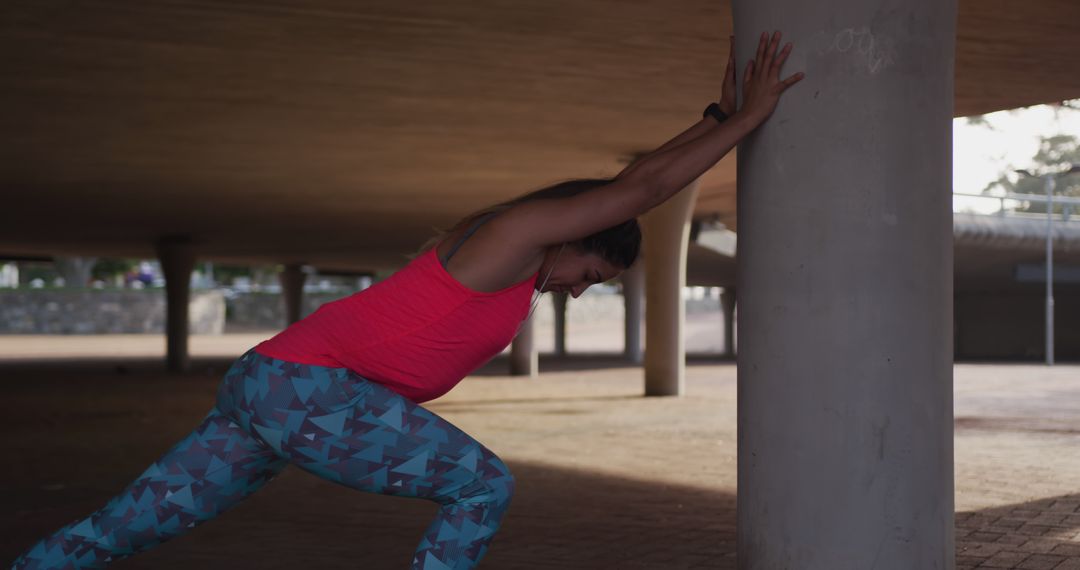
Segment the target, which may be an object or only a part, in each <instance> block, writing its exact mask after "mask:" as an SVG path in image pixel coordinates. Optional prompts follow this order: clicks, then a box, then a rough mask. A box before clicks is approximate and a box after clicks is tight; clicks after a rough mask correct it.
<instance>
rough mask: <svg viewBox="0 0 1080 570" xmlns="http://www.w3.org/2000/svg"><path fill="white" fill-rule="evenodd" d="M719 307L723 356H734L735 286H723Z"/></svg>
mask: <svg viewBox="0 0 1080 570" xmlns="http://www.w3.org/2000/svg"><path fill="white" fill-rule="evenodd" d="M720 307H721V308H722V309H723V311H724V356H731V357H734V356H735V288H734V287H724V292H723V293H721V294H720Z"/></svg>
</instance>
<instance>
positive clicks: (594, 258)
mask: <svg viewBox="0 0 1080 570" xmlns="http://www.w3.org/2000/svg"><path fill="white" fill-rule="evenodd" d="M560 247H561V246H557V245H556V246H552V247H549V248H548V249H547V252H546V253H545V254H544V263H543V264H542V265H541V266H540V277H539V278H537V281H536V288H537V290H538V291H540V292H541V293H546V292H548V291H553V292H565V293H569V294H570V295H571V296H572V297H574V298H575V299H576V298H578V297H579V296H580V295H581V294H582V293H584V292H585V290H586V289H588V288H589V286H590V285H595V284H597V283H603V282H604V281H607V280H609V279H614V278H616V277H618V276H619V274H620V273H622V268H619V267H617V266H615V265H612V264H611V263H608V262H607V261H605V260H604V259H602V258H601V257H600V256H598V255H596V254H595V253H584V252H582V251H581V250H580V249H578V248H577V247H575V246H573V245H567V246H566V248H564V249H563V250H562V253H561V254H560V253H559V248H560ZM556 257H558V259H557V260H556ZM548 271H551V276H550V277H548V279H547V283H546V284H545V283H544V278H545V277H547V275H548ZM542 284H543V288H542V289H541V288H540V286H541V285H542Z"/></svg>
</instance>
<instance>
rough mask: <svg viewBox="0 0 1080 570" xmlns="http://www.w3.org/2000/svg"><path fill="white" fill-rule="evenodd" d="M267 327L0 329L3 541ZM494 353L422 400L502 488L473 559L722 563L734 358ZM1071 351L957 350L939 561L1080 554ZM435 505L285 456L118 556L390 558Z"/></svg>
mask: <svg viewBox="0 0 1080 570" xmlns="http://www.w3.org/2000/svg"><path fill="white" fill-rule="evenodd" d="M264 336H265V335H225V336H220V337H195V338H193V339H192V352H193V354H194V355H195V358H194V361H193V366H192V371H191V372H190V373H188V374H183V375H169V374H166V373H164V372H163V370H162V363H161V358H160V355H161V354H162V352H163V350H164V341H163V340H162V339H161V338H160V337H152V336H131V337H126V336H125V337H120V336H114V337H2V338H0V378H2V382H3V383H4V388H5V397H4V414H3V416H2V417H0V422H2V425H3V428H4V429H3V431H2V435H0V453H2V454H3V457H5V458H6V461H5V465H6V469H4V470H3V475H2V486H0V489H2V490H0V501H2V504H3V505H4V506H5V507H4V509H3V510H2V517H0V533H2V534H0V537H2V538H0V560H4V559H6V560H12V559H14V557H15V556H17V555H18V554H19V553H20V552H21V551H22V550H23V549H24V548H26V547H28V546H30V544H31V543H32V542H34V541H35V540H36V539H37V538H40V537H41V536H42V535H44V534H46V533H48V532H50V531H52V530H55V529H56V528H57V527H59V526H61V525H63V524H66V523H68V522H70V521H72V520H74V519H76V518H79V517H82V516H85V515H87V514H89V513H90V512H92V511H93V510H95V509H97V508H99V507H100V506H102V505H103V504H104V502H105V501H106V500H107V499H108V498H109V497H110V496H112V495H113V494H115V493H116V492H118V491H119V490H120V489H121V488H123V487H124V486H125V485H126V484H127V483H128V482H129V481H130V480H131V479H132V478H133V477H134V476H136V475H138V474H139V473H140V472H141V471H142V470H143V469H144V468H145V467H146V466H147V465H148V464H149V463H150V462H151V461H153V460H154V459H155V458H157V457H158V456H159V455H160V454H161V453H162V452H163V451H164V450H166V449H167V448H168V447H170V446H171V445H172V444H173V443H174V442H175V441H177V440H179V439H180V438H182V437H183V436H184V435H186V434H187V432H188V431H190V429H191V428H192V427H194V425H195V424H196V423H197V422H198V421H199V419H200V418H201V417H202V415H203V414H205V412H206V411H207V410H209V408H210V406H211V405H212V403H213V397H214V394H215V390H216V386H217V383H218V382H219V380H220V378H221V376H222V374H223V373H224V371H225V369H226V368H227V366H228V365H229V364H230V363H231V360H232V359H233V358H235V357H236V356H238V355H239V354H241V353H242V352H243V351H244V350H246V349H247V348H249V347H250V346H252V345H254V344H255V343H256V342H258V340H260V339H261V338H263V337H264ZM506 369H507V364H506V362H505V361H504V360H501V359H496V360H495V361H493V362H492V363H490V364H489V365H488V366H486V367H485V368H484V369H482V370H480V371H478V373H477V374H475V375H474V376H472V377H470V378H468V379H466V380H465V381H464V382H463V383H462V384H461V385H459V386H458V387H457V388H455V389H454V390H453V391H452V392H451V393H450V394H448V395H447V396H445V397H443V398H441V399H439V400H436V401H434V402H431V403H430V404H429V406H428V407H429V408H430V409H431V410H432V411H434V412H436V413H438V414H440V415H442V416H443V417H445V418H447V419H448V420H450V421H451V422H453V423H455V424H456V425H458V426H459V427H461V428H463V429H464V430H465V431H467V432H468V433H470V434H472V435H473V436H474V437H476V438H477V439H478V440H480V441H481V442H483V443H484V444H485V445H487V446H488V447H489V448H491V449H492V450H493V451H495V452H496V453H497V454H499V455H500V456H501V457H502V458H503V459H504V460H505V461H506V462H507V463H508V464H509V466H510V468H511V470H512V471H513V472H514V474H515V476H516V481H517V492H516V494H515V497H514V500H513V504H512V506H511V508H510V511H509V514H508V515H507V518H506V520H505V522H504V525H503V527H502V530H500V532H499V535H498V536H497V538H496V539H495V541H494V543H493V545H492V550H491V552H490V553H489V554H488V556H487V557H486V558H485V560H484V563H483V564H482V565H481V567H482V568H488V569H492V570H495V569H533V568H565V569H569V568H581V569H596V568H657V569H661V568H663V569H673V568H735V492H736V489H735V482H736V466H735V458H736V447H735V441H736V440H735V425H736V422H735V417H736V416H735V413H736V377H735V367H734V365H733V364H731V363H729V362H724V361H723V360H720V359H715V358H712V359H710V358H692V359H691V362H690V364H689V366H688V368H687V371H688V374H687V375H688V378H687V395H686V396H685V397H681V398H643V397H641V396H640V394H641V390H642V371H641V369H640V368H637V367H633V366H628V365H627V364H626V363H624V362H621V361H620V360H619V359H618V358H617V357H614V356H597V355H593V356H589V355H575V356H572V357H571V358H568V359H564V360H555V359H552V358H546V357H542V358H541V371H542V374H541V376H540V377H539V378H537V379H531V380H529V379H521V378H513V377H509V376H505V375H503V374H504V371H505V370H506ZM1078 384H1080V367H1076V366H1071V367H1070V366H1059V367H1055V368H1053V369H1047V368H1045V367H1042V366H1036V365H1031V366H1027V365H994V366H991V365H958V366H957V367H956V383H955V395H956V408H955V411H956V505H957V517H956V520H957V568H976V567H979V568H1024V569H1056V570H1069V569H1077V570H1080V453H1077V444H1078V443H1080V415H1078V414H1077V413H1076V410H1078V409H1080V407H1078V404H1080V386H1078ZM434 512H435V505H434V504H430V503H426V502H423V501H418V500H408V499H400V498H393V497H384V496H377V495H365V494H361V493H357V492H355V491H352V490H350V489H348V488H345V487H341V486H338V485H335V484H333V483H329V482H327V481H324V480H321V479H319V478H317V477H315V476H313V475H310V474H308V473H305V472H303V471H300V470H299V469H296V468H293V467H290V468H287V469H286V470H285V472H283V473H282V475H281V476H279V477H278V478H277V479H275V480H274V481H273V482H272V483H270V484H269V485H267V486H266V487H265V488H263V489H262V490H260V491H259V492H258V493H256V494H255V495H254V496H252V497H251V498H249V499H248V500H247V501H245V502H244V503H242V504H240V505H239V506H237V507H236V508H235V509H233V510H231V511H228V512H226V513H224V514H223V515H221V516H220V517H218V518H217V519H215V520H213V521H210V522H208V523H205V524H203V525H201V526H198V527H196V528H194V529H192V531H191V532H190V533H189V534H187V535H184V536H182V537H179V538H176V539H174V540H172V541H170V542H167V543H165V544H162V545H160V546H159V547H157V548H155V549H153V550H151V551H149V552H146V553H143V554H140V555H137V556H134V557H132V558H129V559H127V560H123V561H121V562H118V563H116V564H115V565H114V567H116V568H130V569H136V568H155V569H180V568H185V569H189V568H222V569H225V568H229V569H232V568H262V569H277V568H281V569H284V568H290V569H292V568H296V567H298V566H304V567H309V568H326V569H331V568H365V569H372V570H379V569H399V568H405V567H407V565H408V562H409V559H410V556H411V553H412V550H413V548H414V547H415V546H416V542H417V540H418V539H419V536H420V534H421V531H422V530H423V528H424V527H425V526H426V525H427V524H428V522H429V519H430V517H431V516H433V514H434Z"/></svg>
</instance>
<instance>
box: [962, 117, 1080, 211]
mask: <svg viewBox="0 0 1080 570" xmlns="http://www.w3.org/2000/svg"><path fill="white" fill-rule="evenodd" d="M1074 164H1076V165H1080V139H1077V138H1076V137H1075V136H1073V135H1065V134H1058V135H1053V136H1049V137H1041V140H1040V142H1039V150H1038V152H1036V153H1035V156H1034V157H1032V159H1031V165H1030V166H1028V167H1027V168H1026V169H1025V170H1027V171H1028V172H1030V173H1031V174H1032V175H1033V176H1024V175H1022V174H1018V173H1014V172H1003V173H1002V174H1001V176H999V177H998V179H997V180H995V181H993V182H991V183H990V184H987V185H986V188H983V193H984V194H990V193H991V191H993V190H994V189H996V188H1000V189H1002V190H1004V191H1006V192H1010V193H1016V194H1037V195H1040V196H1042V195H1045V194H1046V186H1045V181H1044V180H1043V179H1042V178H1041V177H1042V176H1043V175H1047V174H1050V175H1057V174H1058V173H1060V172H1063V171H1065V170H1068V169H1069V167H1070V166H1072V165H1074ZM1054 195H1055V196H1071V197H1080V175H1077V174H1071V175H1067V176H1058V177H1057V179H1056V184H1055V187H1054ZM1072 210H1073V211H1076V208H1075V207H1074V208H1072ZM1017 211H1018V212H1033V213H1034V212H1038V213H1046V203H1045V202H1029V203H1027V204H1025V205H1023V206H1021V207H1019V208H1017ZM1062 211H1063V207H1062V205H1061V204H1054V212H1058V213H1060V212H1062Z"/></svg>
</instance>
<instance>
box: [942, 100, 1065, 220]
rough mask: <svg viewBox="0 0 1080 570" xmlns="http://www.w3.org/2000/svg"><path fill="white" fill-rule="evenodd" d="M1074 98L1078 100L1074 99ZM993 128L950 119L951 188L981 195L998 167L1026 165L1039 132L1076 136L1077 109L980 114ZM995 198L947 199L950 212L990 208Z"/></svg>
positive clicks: (995, 203)
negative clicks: (951, 200)
mask: <svg viewBox="0 0 1080 570" xmlns="http://www.w3.org/2000/svg"><path fill="white" fill-rule="evenodd" d="M1076 102H1080V99H1078V100H1076ZM986 120H987V122H989V123H990V124H991V125H992V126H993V129H989V128H987V127H986V126H985V125H969V124H968V122H967V119H963V118H960V119H955V120H954V121H953V192H960V193H965V194H981V193H982V191H983V188H985V187H986V185H987V184H989V183H990V182H992V181H994V180H997V178H998V177H999V176H1000V175H1001V173H1002V172H1004V171H1012V170H1014V169H1017V168H1027V167H1028V166H1030V165H1031V157H1033V156H1035V153H1036V152H1037V151H1038V149H1039V139H1040V137H1043V136H1052V135H1057V134H1071V135H1074V136H1080V110H1077V109H1070V108H1065V107H1061V108H1058V110H1057V114H1056V115H1055V112H1054V108H1053V107H1050V106H1049V105H1036V106H1034V107H1024V108H1021V109H1013V110H1010V111H999V112H997V113H990V114H989V115H986ZM998 205H999V203H998V201H997V200H991V199H985V198H965V197H962V196H960V197H955V198H953V210H954V211H957V212H960V211H975V212H986V213H990V212H994V211H997V209H998Z"/></svg>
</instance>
